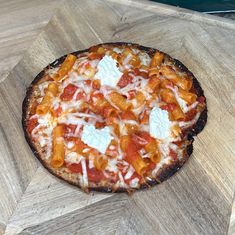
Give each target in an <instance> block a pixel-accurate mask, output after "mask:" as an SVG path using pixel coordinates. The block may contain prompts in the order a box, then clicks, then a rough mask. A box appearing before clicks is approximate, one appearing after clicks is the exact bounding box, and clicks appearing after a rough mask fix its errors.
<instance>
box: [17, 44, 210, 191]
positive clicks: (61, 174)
mask: <svg viewBox="0 0 235 235" xmlns="http://www.w3.org/2000/svg"><path fill="white" fill-rule="evenodd" d="M97 46H111V47H119V46H129V47H131V48H136V49H139V50H141V51H144V52H146V53H148V55H149V56H150V57H152V56H153V55H154V53H155V52H156V51H159V50H157V49H154V48H150V47H145V46H141V45H138V44H133V43H126V42H116V43H103V44H99V45H97ZM89 50H90V48H88V49H86V50H80V51H76V52H73V53H71V54H73V55H75V56H77V55H79V54H81V53H84V52H88V51H89ZM159 52H161V53H163V54H164V55H165V57H166V58H167V59H168V60H169V61H171V62H172V64H174V65H175V66H176V67H177V68H178V69H179V70H180V71H182V72H185V73H186V74H187V75H188V76H189V77H191V78H192V81H193V89H194V91H195V93H196V94H197V96H203V97H204V98H205V96H204V92H203V90H202V88H201V85H200V83H199V81H198V80H197V79H196V78H195V76H194V75H193V73H192V72H190V71H189V70H188V69H187V67H186V66H185V65H183V64H182V63H181V62H180V61H178V60H177V59H174V58H172V57H170V56H169V55H168V54H166V53H164V52H162V51H159ZM65 58H66V55H64V56H62V57H60V58H59V59H57V60H55V61H54V62H52V63H51V64H49V65H48V66H47V67H45V68H44V69H43V71H41V72H40V73H39V74H38V75H37V76H36V77H35V79H34V80H33V81H32V83H31V85H30V86H29V87H28V88H27V92H26V96H25V99H24V101H23V104H22V126H23V130H24V135H25V138H26V140H27V142H28V144H29V146H30V148H31V150H32V151H33V153H34V155H35V156H36V157H37V159H38V160H39V161H40V162H41V163H42V165H43V166H44V167H45V168H46V169H47V170H48V171H49V172H50V173H52V174H53V175H55V176H56V177H58V178H60V179H62V180H65V181H66V182H68V183H69V184H72V185H75V186H78V187H79V188H82V186H81V185H80V183H79V180H78V179H77V178H75V177H74V174H72V173H71V174H70V173H67V172H65V171H64V170H63V168H62V169H53V168H52V167H51V166H50V165H49V164H48V162H47V161H46V160H45V158H44V157H43V154H44V153H43V152H42V149H41V147H40V146H39V145H38V146H36V145H35V143H34V142H33V141H32V140H31V137H30V134H29V133H28V131H27V123H26V121H27V118H28V116H29V109H30V106H31V105H32V103H33V102H34V99H35V97H34V96H33V93H34V89H35V86H36V85H37V83H38V82H39V81H40V80H41V79H42V78H43V76H44V75H45V72H46V71H47V70H48V69H51V68H56V67H57V66H58V65H60V64H61V63H62V62H63V61H64V59H65ZM205 104H206V99H205ZM206 122H207V106H205V108H204V110H203V111H202V112H201V114H200V117H199V118H198V120H197V122H196V123H195V124H194V125H193V126H192V127H190V128H189V129H187V133H186V136H187V139H188V145H187V147H186V149H185V151H184V155H183V157H182V158H181V159H180V160H177V161H174V162H172V163H171V165H169V164H168V165H163V166H162V167H161V168H160V170H159V171H158V173H157V176H156V178H154V179H153V178H151V179H150V178H149V179H147V180H146V182H144V183H142V184H141V185H140V187H139V188H138V189H145V188H149V187H151V186H153V185H156V184H159V183H161V182H163V181H164V180H166V179H168V178H169V177H171V176H172V175H173V174H174V173H176V172H177V171H178V170H179V169H180V168H181V167H182V166H183V165H184V164H185V162H186V161H187V160H188V158H189V157H190V155H191V154H192V152H193V141H194V136H196V135H197V134H199V133H200V132H201V131H202V130H203V128H204V127H205V125H206ZM83 190H85V191H89V190H94V191H100V192H128V193H130V192H132V191H134V190H135V189H128V188H122V187H119V188H113V185H112V184H107V182H98V183H94V182H92V183H91V184H90V185H89V187H88V188H83Z"/></svg>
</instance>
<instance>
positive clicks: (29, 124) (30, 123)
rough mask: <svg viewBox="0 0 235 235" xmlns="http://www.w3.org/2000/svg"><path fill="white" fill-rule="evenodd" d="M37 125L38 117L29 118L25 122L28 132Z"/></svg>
mask: <svg viewBox="0 0 235 235" xmlns="http://www.w3.org/2000/svg"><path fill="white" fill-rule="evenodd" d="M37 125H38V119H37V118H31V119H29V120H28V122H27V130H28V132H29V133H31V132H32V131H33V129H34V128H35V127H36V126H37Z"/></svg>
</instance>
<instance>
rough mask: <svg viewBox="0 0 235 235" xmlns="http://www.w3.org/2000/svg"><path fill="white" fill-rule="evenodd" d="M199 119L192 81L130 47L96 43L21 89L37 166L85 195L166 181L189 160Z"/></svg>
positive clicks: (199, 95) (201, 102) (202, 117)
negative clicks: (25, 89)
mask: <svg viewBox="0 0 235 235" xmlns="http://www.w3.org/2000/svg"><path fill="white" fill-rule="evenodd" d="M206 120H207V107H206V99H205V96H204V94H203V90H202V88H201V86H200V84H199V82H198V81H197V80H196V78H195V77H194V75H193V74H192V73H191V72H190V71H189V70H188V69H187V68H186V67H185V66H184V65H183V64H182V63H181V62H179V61H178V60H176V59H173V58H171V57H170V56H169V55H167V54H166V53H164V52H161V51H159V50H157V49H153V48H149V47H144V46H140V45H137V44H132V43H104V44H99V45H96V46H92V47H91V48H89V49H86V50H83V51H77V52H74V53H71V54H68V55H65V56H63V57H61V58H59V59H57V60H56V61H54V62H53V63H51V64H50V65H48V66H47V67H46V68H45V69H44V70H43V71H42V72H41V73H39V74H38V75H37V77H36V78H35V79H34V80H33V82H32V83H31V85H30V87H29V88H28V90H27V94H26V97H25V99H24V102H23V117H22V123H23V129H24V132H25V137H26V140H27V141H28V143H29V145H30V147H31V149H32V151H33V153H34V154H35V155H36V157H37V158H38V159H39V160H40V161H41V163H42V164H43V165H44V166H45V167H46V168H47V169H48V170H49V171H50V172H51V173H52V174H54V175H55V176H57V177H59V178H61V179H63V180H65V181H67V182H68V183H71V184H73V185H77V186H78V187H80V188H82V189H83V190H84V191H86V192H88V191H89V190H97V191H105V192H123V191H125V192H132V191H133V190H136V189H140V188H148V187H150V186H153V185H155V184H157V183H160V182H162V181H164V180H166V179H167V178H169V177H170V176H171V175H173V174H174V173H175V172H176V171H177V170H178V169H179V168H180V167H181V166H182V165H183V164H184V163H185V162H186V160H187V159H188V158H189V156H190V155H191V153H192V142H193V136H194V135H196V134H198V133H199V132H200V131H201V130H202V129H203V127H204V126H205V124H206Z"/></svg>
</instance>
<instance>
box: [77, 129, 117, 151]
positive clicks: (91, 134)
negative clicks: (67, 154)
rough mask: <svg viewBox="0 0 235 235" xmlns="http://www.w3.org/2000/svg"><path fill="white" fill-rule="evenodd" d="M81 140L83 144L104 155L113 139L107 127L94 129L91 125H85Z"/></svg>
mask: <svg viewBox="0 0 235 235" xmlns="http://www.w3.org/2000/svg"><path fill="white" fill-rule="evenodd" d="M81 139H82V141H83V142H84V143H85V144H87V145H89V146H90V147H92V148H95V149H97V150H98V151H99V152H101V153H103V154H104V153H105V152H106V149H107V148H108V146H109V144H110V142H111V140H112V139H113V137H112V136H111V134H110V128H109V127H105V128H103V129H96V128H95V127H94V126H93V125H85V126H84V128H83V132H82V138H81Z"/></svg>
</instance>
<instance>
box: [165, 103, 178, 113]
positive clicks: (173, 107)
mask: <svg viewBox="0 0 235 235" xmlns="http://www.w3.org/2000/svg"><path fill="white" fill-rule="evenodd" d="M176 107H177V105H176V104H174V103H169V104H166V105H163V106H161V109H163V110H166V111H168V112H171V111H173V110H174V109H175V108H176Z"/></svg>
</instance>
